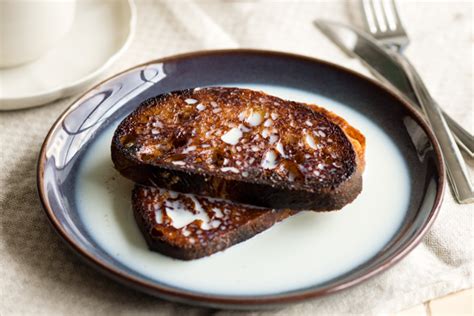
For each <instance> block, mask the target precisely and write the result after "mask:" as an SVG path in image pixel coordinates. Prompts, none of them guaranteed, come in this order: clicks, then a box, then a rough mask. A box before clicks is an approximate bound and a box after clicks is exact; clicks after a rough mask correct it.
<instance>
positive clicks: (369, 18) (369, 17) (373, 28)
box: [362, 0, 378, 34]
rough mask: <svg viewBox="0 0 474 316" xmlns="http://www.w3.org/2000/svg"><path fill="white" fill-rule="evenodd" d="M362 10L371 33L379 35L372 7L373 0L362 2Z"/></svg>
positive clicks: (363, 0)
mask: <svg viewBox="0 0 474 316" xmlns="http://www.w3.org/2000/svg"><path fill="white" fill-rule="evenodd" d="M362 8H363V11H364V15H365V22H366V23H367V27H368V29H369V31H370V33H372V34H375V33H377V29H378V28H377V23H376V21H375V13H374V8H373V6H372V1H371V0H362Z"/></svg>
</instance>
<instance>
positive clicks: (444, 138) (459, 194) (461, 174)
mask: <svg viewBox="0 0 474 316" xmlns="http://www.w3.org/2000/svg"><path fill="white" fill-rule="evenodd" d="M398 60H399V62H400V64H401V65H402V66H403V68H404V69H405V71H406V74H407V76H408V79H409V80H410V82H411V84H412V86H413V90H414V91H415V93H416V96H417V98H418V101H419V102H420V105H421V107H422V108H423V111H424V112H425V114H426V117H427V118H428V121H429V123H430V125H431V128H432V130H433V133H434V134H435V136H436V138H437V140H438V142H439V144H440V147H441V151H442V153H443V157H444V160H445V164H446V169H447V171H448V178H449V180H450V183H451V187H452V188H453V192H454V195H455V197H456V199H457V200H458V202H459V203H473V202H474V190H473V187H472V184H471V181H470V179H469V174H468V171H467V167H466V163H465V161H464V158H463V157H462V155H461V152H460V151H459V148H458V146H457V145H456V142H455V139H454V136H453V134H452V133H451V130H450V129H449V127H448V124H447V121H446V120H445V118H444V116H443V114H442V112H441V109H440V107H439V105H438V104H437V103H436V101H435V100H434V99H433V97H432V96H431V95H430V93H429V92H428V89H427V88H426V86H425V84H424V83H423V81H422V80H421V77H420V76H419V74H418V72H417V71H416V69H415V68H414V67H413V65H412V64H411V63H410V62H409V61H408V59H406V58H405V57H404V56H403V55H398Z"/></svg>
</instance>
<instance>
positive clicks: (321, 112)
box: [112, 87, 365, 211]
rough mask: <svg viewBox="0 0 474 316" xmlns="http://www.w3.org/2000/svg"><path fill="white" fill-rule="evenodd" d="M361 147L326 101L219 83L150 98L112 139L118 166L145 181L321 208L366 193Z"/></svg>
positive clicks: (359, 138) (260, 202) (337, 206)
mask: <svg viewBox="0 0 474 316" xmlns="http://www.w3.org/2000/svg"><path fill="white" fill-rule="evenodd" d="M364 150H365V138H364V136H363V135H362V134H361V133H360V132H359V131H358V130H357V129H355V128H353V127H351V126H350V125H349V124H348V123H347V122H346V121H345V120H344V119H342V118H340V117H338V116H337V115H335V114H334V113H332V112H329V111H327V110H325V109H323V108H320V107H317V106H315V105H308V104H304V103H298V102H293V101H286V100H282V99H280V98H277V97H274V96H270V95H267V94H265V93H263V92H258V91H253V90H248V89H238V88H219V87H216V88H203V89H191V90H183V91H176V92H171V93H167V94H163V95H159V96H157V97H154V98H151V99H149V100H147V101H145V102H144V103H142V104H141V105H140V106H139V107H138V108H137V109H136V110H135V111H134V112H133V113H132V114H131V115H129V116H128V117H127V118H126V119H125V120H123V121H122V123H121V124H120V125H119V127H118V128H117V130H116V132H115V134H114V138H113V141H112V159H113V161H114V164H115V167H116V168H117V170H119V172H120V173H122V174H123V175H124V176H126V177H128V178H130V179H132V180H134V181H136V182H138V183H141V184H145V185H156V186H158V187H163V188H167V189H170V190H174V191H179V192H184V193H196V194H200V195H206V196H211V197H218V198H223V199H228V200H232V201H237V202H241V203H247V204H252V205H257V206H262V207H270V208H291V209H295V210H301V209H311V210H315V211H328V210H335V209H340V208H342V207H343V206H344V205H346V204H347V203H350V202H351V201H352V200H354V199H355V197H356V196H357V195H358V194H359V193H360V191H361V189H362V171H363V169H364V164H365V162H364Z"/></svg>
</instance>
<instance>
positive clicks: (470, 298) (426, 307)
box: [396, 289, 474, 316]
mask: <svg viewBox="0 0 474 316" xmlns="http://www.w3.org/2000/svg"><path fill="white" fill-rule="evenodd" d="M473 302H474V291H473V289H469V290H464V291H460V292H457V293H453V294H450V295H447V296H444V297H441V298H437V299H434V300H431V301H428V302H425V303H424V304H420V305H416V306H413V307H411V308H409V309H406V310H404V311H401V312H399V313H398V314H396V316H441V315H443V316H444V315H446V316H447V315H449V316H459V315H474V309H473V305H474V303H473Z"/></svg>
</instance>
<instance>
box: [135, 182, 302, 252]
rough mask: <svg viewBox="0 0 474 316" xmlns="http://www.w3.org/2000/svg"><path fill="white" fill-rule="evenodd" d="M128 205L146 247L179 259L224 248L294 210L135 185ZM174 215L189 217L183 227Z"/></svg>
mask: <svg viewBox="0 0 474 316" xmlns="http://www.w3.org/2000/svg"><path fill="white" fill-rule="evenodd" d="M132 205H133V212H134V216H135V219H136V221H137V223H138V226H139V228H140V230H141V231H142V234H143V236H144V237H145V240H146V241H147V244H148V246H149V247H150V249H152V250H154V251H157V252H160V253H162V254H164V255H167V256H170V257H173V258H178V259H182V260H191V259H197V258H201V257H205V256H209V255H211V254H213V253H215V252H218V251H222V250H224V249H227V248H228V247H230V246H233V245H235V244H237V243H240V242H242V241H244V240H247V239H249V238H251V237H253V236H255V235H256V234H258V233H260V232H262V231H264V230H266V229H268V228H270V227H271V226H273V225H274V224H275V223H276V222H279V221H281V220H283V219H285V218H287V217H288V216H290V215H292V214H293V213H294V212H293V211H290V210H278V211H276V210H271V209H265V208H257V207H253V206H248V205H242V204H236V203H232V202H229V201H225V200H217V199H212V198H207V197H202V196H195V195H191V194H182V193H176V192H171V191H168V190H165V189H158V188H153V187H146V186H141V185H136V186H135V188H134V190H133V194H132ZM176 213H180V216H188V218H190V217H189V216H192V217H191V220H192V219H193V218H195V219H194V220H192V221H191V220H188V222H189V223H185V224H186V225H183V223H181V225H177V224H179V223H175V222H174V221H173V218H174V217H175V216H178V215H177V214H176ZM183 213H187V214H183ZM182 225H183V226H182ZM176 226H178V227H176Z"/></svg>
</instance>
